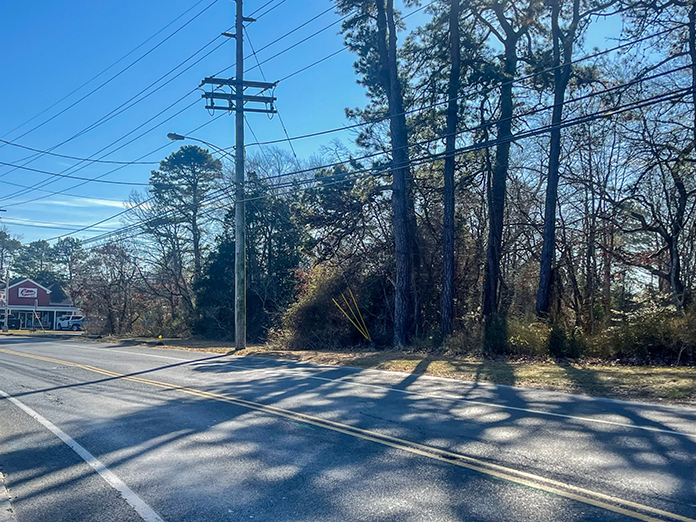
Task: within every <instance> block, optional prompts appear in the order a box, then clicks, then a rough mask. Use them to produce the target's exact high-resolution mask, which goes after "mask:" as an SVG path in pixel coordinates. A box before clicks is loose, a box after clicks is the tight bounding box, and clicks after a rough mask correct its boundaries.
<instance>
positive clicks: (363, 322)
mask: <svg viewBox="0 0 696 522" xmlns="http://www.w3.org/2000/svg"><path fill="white" fill-rule="evenodd" d="M348 291H349V292H350V297H351V299H353V303H354V304H355V309H356V310H357V311H358V315H359V316H360V321H361V322H362V326H363V329H364V330H365V333H366V334H367V340H368V341H372V336H370V332H369V330H368V329H367V325H366V324H365V319H363V316H362V313H360V307H359V306H358V302H357V301H356V300H355V296H354V295H353V291H352V290H351V289H350V288H349V289H348Z"/></svg>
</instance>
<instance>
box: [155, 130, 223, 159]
mask: <svg viewBox="0 0 696 522" xmlns="http://www.w3.org/2000/svg"><path fill="white" fill-rule="evenodd" d="M167 138H169V139H170V140H172V141H184V140H191V141H197V142H198V143H202V144H204V145H207V146H208V147H210V148H212V149H215V150H216V151H217V152H219V153H220V154H222V155H223V156H228V157H229V158H231V159H234V156H232V154H230V153H229V152H227V151H226V150H225V149H223V148H222V147H218V146H217V145H215V144H213V143H210V142H208V141H205V140H201V139H198V138H193V137H191V136H184V135H182V134H177V133H176V132H170V133H169V134H167Z"/></svg>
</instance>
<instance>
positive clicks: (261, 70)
mask: <svg viewBox="0 0 696 522" xmlns="http://www.w3.org/2000/svg"><path fill="white" fill-rule="evenodd" d="M244 32H246V35H247V40H248V42H249V47H250V48H251V52H252V53H253V55H254V58H255V59H256V63H257V65H258V67H259V72H260V73H261V77H262V78H263V80H264V81H267V79H266V75H265V74H264V72H263V69H262V68H261V63H260V62H259V57H258V56H257V55H256V51H255V50H254V45H253V44H252V43H251V37H250V36H249V31H247V30H246V27H245V28H244ZM274 90H275V89H274ZM276 112H277V113H278V121H279V122H280V125H281V126H282V127H283V132H284V133H285V137H286V138H287V139H288V145H290V150H291V151H292V155H293V157H294V158H295V163H296V164H297V168H301V167H300V160H299V158H298V157H297V152H296V151H295V146H294V145H293V144H292V141H290V136H289V135H288V129H287V128H286V127H285V122H284V121H283V116H282V115H281V114H280V110H279V109H278V107H277V105H276ZM252 134H254V139H255V140H256V141H259V139H258V138H257V137H256V134H255V133H254V131H253V130H252Z"/></svg>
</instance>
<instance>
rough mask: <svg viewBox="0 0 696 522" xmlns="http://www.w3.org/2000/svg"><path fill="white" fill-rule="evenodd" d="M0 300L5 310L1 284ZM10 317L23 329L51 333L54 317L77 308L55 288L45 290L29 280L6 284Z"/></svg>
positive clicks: (60, 290)
mask: <svg viewBox="0 0 696 522" xmlns="http://www.w3.org/2000/svg"><path fill="white" fill-rule="evenodd" d="M1 288H2V289H1V290H0V301H1V302H2V313H4V311H5V284H4V283H2V287H1ZM9 294H10V295H9V309H10V315H11V316H14V317H17V318H18V319H19V320H20V323H21V325H22V326H21V327H22V328H24V329H33V328H42V327H43V328H44V329H46V330H55V329H56V324H57V321H58V318H59V317H60V316H62V315H70V314H75V313H77V308H75V306H74V305H73V303H72V302H70V299H69V298H68V296H67V295H66V294H65V292H63V289H62V288H60V287H59V286H58V285H51V287H50V288H46V287H45V286H43V285H40V284H39V283H37V282H36V281H32V280H31V279H22V280H20V281H17V282H14V283H12V284H10V288H9Z"/></svg>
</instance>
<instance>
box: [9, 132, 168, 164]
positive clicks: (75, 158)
mask: <svg viewBox="0 0 696 522" xmlns="http://www.w3.org/2000/svg"><path fill="white" fill-rule="evenodd" d="M0 143H4V144H5V145H10V146H12V147H18V148H20V149H24V150H30V151H32V152H38V153H40V154H46V155H48V156H55V157H57V158H65V159H71V160H77V161H89V162H92V163H110V164H112V165H113V164H116V165H156V164H157V163H159V162H158V161H112V160H91V159H89V158H78V157H76V156H67V155H65V154H57V153H55V152H51V151H48V150H41V149H35V148H33V147H28V146H26V145H21V144H19V143H15V142H12V141H8V140H4V139H2V138H0ZM20 161H21V160H20Z"/></svg>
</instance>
